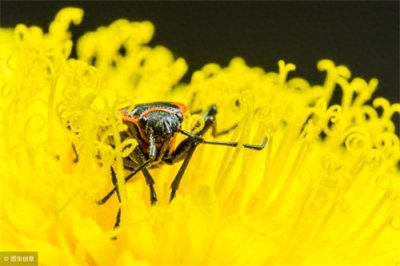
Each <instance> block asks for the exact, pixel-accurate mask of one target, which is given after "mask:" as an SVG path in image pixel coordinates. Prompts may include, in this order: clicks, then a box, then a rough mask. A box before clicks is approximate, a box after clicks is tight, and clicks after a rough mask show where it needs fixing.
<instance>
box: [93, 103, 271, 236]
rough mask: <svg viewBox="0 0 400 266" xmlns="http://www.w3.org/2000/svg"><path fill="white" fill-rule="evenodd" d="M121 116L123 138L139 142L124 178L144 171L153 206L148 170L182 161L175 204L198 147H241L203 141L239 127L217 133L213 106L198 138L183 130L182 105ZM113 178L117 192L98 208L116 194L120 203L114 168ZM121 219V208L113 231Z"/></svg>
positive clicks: (174, 188)
mask: <svg viewBox="0 0 400 266" xmlns="http://www.w3.org/2000/svg"><path fill="white" fill-rule="evenodd" d="M120 112H121V114H122V119H123V122H124V123H125V124H126V125H127V126H128V129H127V130H126V131H125V132H123V133H122V138H123V139H124V138H134V139H136V140H137V142H138V145H137V146H136V147H135V148H134V150H133V151H132V153H131V154H130V155H129V156H128V157H126V158H124V167H125V169H127V170H130V171H131V173H130V174H129V175H128V176H126V177H125V182H128V181H129V180H130V179H131V178H132V177H133V176H135V175H136V174H137V173H138V172H139V171H141V172H142V173H143V175H144V177H145V179H146V183H147V185H148V186H149V190H150V202H151V204H155V203H156V202H157V194H156V191H155V189H154V179H153V177H152V176H151V174H150V172H149V170H148V169H149V168H152V167H156V166H159V165H162V164H169V165H172V164H175V163H177V162H179V161H182V160H183V163H182V165H181V167H180V169H179V171H178V173H177V174H176V176H175V178H174V179H173V181H172V183H171V194H170V201H172V200H173V199H174V197H175V195H176V192H177V190H178V188H179V184H180V182H181V180H182V177H183V174H184V172H185V170H186V168H187V167H188V164H189V162H190V159H191V158H192V155H193V153H194V151H195V150H196V147H197V146H198V145H199V144H211V145H223V146H231V147H236V146H238V142H226V141H209V140H205V139H204V138H203V137H202V135H204V134H205V133H206V132H207V131H208V130H210V129H211V133H212V136H214V137H216V136H219V135H223V134H226V133H228V132H230V131H231V130H233V129H234V128H236V127H237V125H234V126H233V127H231V128H229V129H227V130H224V131H221V132H217V130H216V118H215V117H216V114H217V106H216V105H211V106H210V107H209V108H208V109H207V110H206V111H205V112H204V114H203V120H204V126H203V128H202V129H201V130H200V131H199V132H198V133H197V134H193V133H191V132H188V131H185V130H183V129H182V122H183V119H184V114H185V113H186V112H188V108H187V106H186V105H185V104H182V103H177V102H153V103H146V104H139V105H136V106H135V107H134V109H133V110H132V111H129V109H128V108H127V107H126V108H123V109H121V110H120ZM177 134H183V135H185V136H186V138H185V139H184V140H182V141H181V142H180V143H179V144H178V145H177V146H176V148H175V142H176V137H177ZM266 143H267V138H264V140H263V142H262V143H261V144H260V145H253V144H243V146H244V147H245V148H248V149H254V150H262V149H263V148H264V147H265V145H266ZM111 174H112V182H113V185H114V188H113V189H112V190H111V191H110V192H109V193H108V194H107V195H106V196H105V197H104V198H102V199H101V200H99V201H98V204H104V203H106V202H107V201H108V199H109V198H110V197H111V196H112V195H113V194H114V193H116V194H117V197H118V200H119V201H120V200H121V199H120V195H119V190H118V185H117V178H116V175H115V172H114V170H113V168H111ZM120 218H121V208H119V209H118V212H117V217H116V221H115V225H114V228H116V227H119V224H120Z"/></svg>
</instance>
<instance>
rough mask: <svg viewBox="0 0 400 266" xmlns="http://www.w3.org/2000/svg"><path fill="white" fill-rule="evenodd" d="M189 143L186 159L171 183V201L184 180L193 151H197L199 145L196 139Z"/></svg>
mask: <svg viewBox="0 0 400 266" xmlns="http://www.w3.org/2000/svg"><path fill="white" fill-rule="evenodd" d="M187 145H190V147H189V148H188V149H187V150H186V151H185V152H186V157H185V160H184V161H183V163H182V165H181V167H180V168H179V171H178V173H177V174H176V176H175V178H174V180H173V181H172V183H171V196H170V199H169V200H170V201H172V200H173V199H174V198H175V194H176V191H177V190H178V188H179V184H180V182H181V180H182V177H183V174H184V173H185V170H186V168H187V166H188V164H189V161H190V159H191V158H192V155H193V152H194V151H195V149H196V147H197V143H196V142H194V141H191V142H187Z"/></svg>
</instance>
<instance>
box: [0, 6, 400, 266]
mask: <svg viewBox="0 0 400 266" xmlns="http://www.w3.org/2000/svg"><path fill="white" fill-rule="evenodd" d="M82 16H83V11H82V10H80V9H76V8H65V9H62V10H61V11H60V12H59V13H58V14H57V16H56V18H55V20H54V21H53V22H52V23H51V25H50V27H49V31H48V33H44V32H43V30H42V29H40V28H38V27H34V26H33V27H28V26H25V25H22V24H21V25H17V26H16V27H15V28H14V29H1V30H0V45H1V46H0V48H1V49H0V95H1V96H0V173H1V177H0V182H1V183H0V189H1V193H0V202H1V205H0V251H38V254H39V264H40V265H290V264H291V265H349V264H355V265H361V264H362V265H397V264H399V263H400V255H399V254H400V253H399V248H400V233H399V229H400V213H399V212H400V210H399V183H400V171H399V168H398V164H399V160H400V144H399V137H398V136H397V135H396V133H395V126H394V124H393V122H392V121H391V118H392V116H393V114H395V113H396V112H397V113H399V112H400V104H399V103H395V104H391V103H389V102H388V101H387V100H386V99H384V98H376V99H372V98H371V95H372V93H373V92H374V91H375V89H376V88H377V85H378V81H377V80H376V79H371V80H369V81H366V80H363V79H361V78H358V77H355V78H351V73H350V70H349V69H348V68H347V67H346V66H343V65H335V64H334V63H333V62H332V61H330V60H321V61H320V62H319V63H318V69H319V70H321V71H325V72H326V79H325V81H324V83H323V84H321V85H312V84H310V83H309V82H307V81H306V80H305V79H303V78H300V77H295V78H290V79H289V78H288V73H289V72H290V71H293V70H295V66H294V65H293V64H287V63H285V62H284V61H280V62H279V64H278V65H279V69H278V71H277V72H265V71H264V70H263V69H261V68H251V67H248V66H247V65H246V64H245V62H244V60H243V59H241V58H235V59H233V60H232V61H231V63H230V64H229V65H228V66H227V67H221V66H219V65H216V64H208V65H206V66H204V67H203V68H202V69H201V70H199V71H196V72H195V73H194V75H193V77H192V79H191V82H190V83H189V84H182V83H179V82H180V79H181V78H182V76H183V75H184V73H185V71H186V70H187V65H186V63H185V61H184V59H182V58H174V57H173V56H172V54H171V52H170V51H169V50H168V49H167V48H165V47H162V46H156V47H151V46H149V45H148V42H149V41H150V40H151V38H152V36H153V33H154V28H153V25H152V24H151V23H150V22H130V21H127V20H122V19H121V20H117V21H115V22H114V23H112V24H111V25H110V26H107V27H100V28H98V29H97V30H96V31H94V32H88V33H86V34H85V35H83V36H82V37H81V38H80V39H79V41H78V43H77V54H78V58H77V59H72V58H70V52H71V49H72V45H73V44H72V41H71V36H70V33H69V32H68V27H69V24H70V23H74V24H79V23H80V21H81V19H82ZM334 90H341V92H342V99H341V103H340V105H339V104H338V105H330V104H329V102H330V100H331V98H332V95H333V92H334ZM194 95H195V97H192V96H194ZM191 99H194V100H193V102H192V105H191V109H192V110H200V109H201V110H204V109H205V108H207V106H209V105H210V104H217V106H218V108H219V113H218V115H217V128H218V129H219V130H224V129H226V128H229V127H231V126H233V125H235V124H238V127H237V128H236V129H235V130H234V132H232V133H230V134H228V135H224V136H222V137H220V138H218V140H232V141H238V142H239V143H241V144H242V143H254V144H258V143H260V142H261V141H262V139H263V137H264V136H267V137H268V144H267V146H266V148H265V149H264V150H263V151H254V150H248V149H244V148H243V146H240V145H239V147H238V148H229V147H220V146H211V145H200V146H199V147H198V149H197V150H196V152H195V154H194V156H193V158H192V160H191V162H190V164H189V167H188V169H187V171H186V173H185V176H184V178H183V180H182V183H181V186H180V188H179V190H178V193H177V197H176V199H175V200H174V201H173V202H172V203H171V204H170V203H169V202H168V197H169V193H170V187H169V186H170V183H171V181H172V179H173V178H174V176H175V174H176V173H177V171H178V169H179V167H180V164H176V165H173V166H163V167H160V168H156V169H152V170H151V174H152V175H153V176H154V178H155V180H156V187H155V188H156V190H157V193H158V196H159V202H158V203H157V204H156V205H155V206H151V205H150V202H149V194H148V193H149V192H148V187H147V185H146V183H145V181H144V178H143V176H142V174H138V175H137V176H135V177H134V178H133V180H132V181H131V182H128V183H127V184H125V185H122V186H121V187H120V191H121V201H122V203H121V204H120V205H119V202H118V200H117V197H115V196H114V197H112V198H111V199H110V201H109V202H107V203H106V204H104V205H97V203H96V201H97V200H99V199H101V198H102V197H103V196H104V195H105V194H106V193H108V192H109V191H110V190H111V189H112V187H113V186H112V183H111V177H110V176H111V172H110V167H111V166H113V167H114V169H115V172H116V175H117V179H118V182H119V184H122V183H123V178H124V177H125V175H127V174H128V172H125V171H124V169H123V163H122V162H123V161H122V158H123V157H124V156H127V155H128V154H129V152H131V151H132V148H133V146H132V145H131V144H132V143H133V142H132V140H128V141H126V140H125V141H122V140H121V139H120V137H119V133H120V132H121V131H123V130H126V126H124V125H123V124H122V122H121V117H120V115H119V113H118V112H117V110H118V109H119V108H120V107H123V106H131V105H134V104H138V103H145V102H151V101H158V100H162V101H166V100H168V101H176V102H183V103H185V104H190V102H191ZM370 100H371V101H370ZM369 102H371V105H370V104H368V103H369ZM196 121H199V117H198V116H196V115H193V116H190V115H187V116H186V118H185V123H184V125H183V126H184V127H185V128H186V129H187V130H190V129H192V128H193V125H194V124H195V123H196ZM110 137H112V138H113V139H114V141H115V146H114V148H112V147H111V146H110V145H109V139H110ZM204 137H205V138H207V139H212V136H211V134H207V135H205V136H204ZM181 139H183V137H181ZM74 149H75V151H76V152H75V151H74ZM119 206H120V207H121V208H122V216H121V226H120V227H119V228H118V229H117V230H113V229H112V226H113V224H114V221H115V215H116V212H117V210H118V207H119ZM113 236H117V239H116V240H112V239H111V238H112V237H113Z"/></svg>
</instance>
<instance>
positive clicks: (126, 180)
mask: <svg viewBox="0 0 400 266" xmlns="http://www.w3.org/2000/svg"><path fill="white" fill-rule="evenodd" d="M152 161H153V160H152V159H148V160H147V161H145V162H144V163H142V164H141V165H140V166H139V167H138V168H137V169H135V170H134V171H133V172H132V173H130V174H129V175H128V176H126V177H125V179H124V181H125V183H126V182H128V181H129V180H130V179H131V178H132V177H133V176H134V175H136V174H137V173H138V172H139V171H141V170H142V169H143V168H145V167H146V166H148V165H149V164H150V163H151V162H152ZM117 189H118V185H115V186H114V188H113V189H112V190H111V191H110V192H109V193H108V194H107V195H106V196H104V198H102V199H101V200H98V201H97V204H99V205H102V204H104V203H106V202H107V201H108V199H109V198H110V197H111V196H112V194H114V193H115V192H116V191H117Z"/></svg>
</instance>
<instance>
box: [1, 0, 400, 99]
mask: <svg viewBox="0 0 400 266" xmlns="http://www.w3.org/2000/svg"><path fill="white" fill-rule="evenodd" d="M65 6H77V7H81V8H83V9H84V10H85V16H84V19H83V22H82V23H81V25H79V26H72V32H73V34H74V39H76V38H77V37H78V36H79V35H81V34H82V33H84V32H85V31H88V30H95V29H96V28H97V27H99V26H101V25H108V24H110V23H111V22H112V21H114V20H115V19H117V18H127V19H129V20H134V21H143V20H150V21H151V22H152V23H154V25H155V28H156V33H155V37H154V39H153V41H152V44H154V45H164V46H166V47H167V48H168V49H170V50H171V51H172V52H173V53H174V55H175V56H177V57H178V56H179V57H183V58H185V59H186V61H187V63H188V65H189V73H188V74H187V75H186V76H185V80H186V81H188V80H190V75H191V73H192V72H193V71H195V70H197V69H200V68H201V67H202V66H203V65H205V64H206V63H209V62H215V63H219V64H221V65H223V66H225V65H227V64H228V62H229V61H230V59H232V58H233V57H235V56H241V57H243V58H244V59H245V60H246V62H247V64H248V65H250V66H260V67H263V68H264V69H265V70H267V71H271V70H274V71H276V70H277V61H278V60H279V59H284V60H285V61H286V62H291V63H294V64H296V66H297V70H296V72H295V74H296V75H300V76H303V77H304V78H306V79H307V80H309V81H311V82H312V83H314V82H322V80H323V79H324V74H322V73H320V72H318V70H317V69H316V63H317V61H318V60H320V59H322V58H329V59H333V60H334V61H335V63H336V64H345V65H347V66H348V67H349V68H350V70H351V71H352V76H353V77H354V76H361V77H363V78H365V79H367V80H369V79H370V78H372V77H376V78H378V79H379V81H380V83H379V87H378V90H377V91H376V92H375V94H374V96H376V97H377V96H384V97H386V98H388V99H390V100H391V101H392V102H399V99H400V96H399V95H400V91H399V60H400V59H399V2H398V1H393V2H384V1H380V2H360V1H357V2H236V1H235V2H225V1H223V2H200V1H198V2H197V1H196V2H193V1H192V2H182V1H176V2H165V1H163V2H154V1H149V2H137V1H119V2H118V1H113V2H111V1H96V2H94V1H64V2H62V1H59V2H49V1H13V2H11V1H2V2H1V3H0V8H1V10H0V15H1V16H0V23H1V26H2V27H11V26H15V25H16V24H17V23H24V24H27V25H38V26H41V27H43V28H44V29H47V27H48V24H49V23H50V22H51V21H52V19H53V18H54V16H55V14H56V13H57V11H58V10H59V9H61V8H62V7H65Z"/></svg>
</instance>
